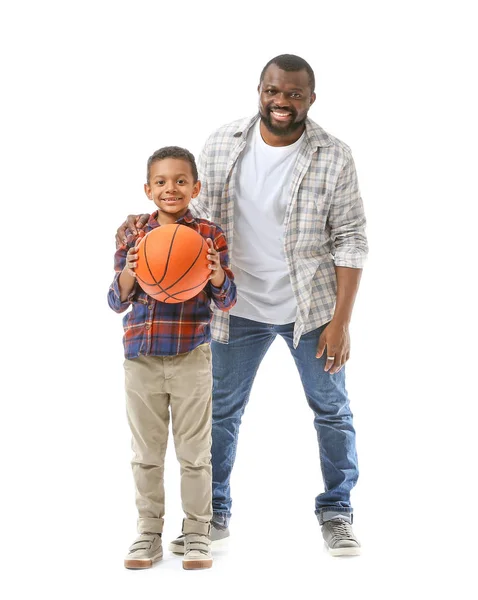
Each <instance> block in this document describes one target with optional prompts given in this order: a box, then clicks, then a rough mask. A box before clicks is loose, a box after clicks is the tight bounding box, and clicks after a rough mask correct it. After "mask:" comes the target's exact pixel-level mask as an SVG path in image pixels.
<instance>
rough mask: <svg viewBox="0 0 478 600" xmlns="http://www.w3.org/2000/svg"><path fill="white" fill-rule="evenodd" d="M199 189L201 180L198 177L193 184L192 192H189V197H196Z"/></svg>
mask: <svg viewBox="0 0 478 600" xmlns="http://www.w3.org/2000/svg"><path fill="white" fill-rule="evenodd" d="M200 191H201V182H200V181H199V179H198V180H197V181H196V183H195V184H194V186H193V193H192V194H191V198H196V196H197V195H198V194H199V192H200Z"/></svg>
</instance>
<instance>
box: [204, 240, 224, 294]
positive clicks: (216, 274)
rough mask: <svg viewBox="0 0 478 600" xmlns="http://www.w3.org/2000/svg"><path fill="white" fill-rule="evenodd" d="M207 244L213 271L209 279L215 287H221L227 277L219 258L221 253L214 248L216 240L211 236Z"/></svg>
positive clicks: (210, 265)
mask: <svg viewBox="0 0 478 600" xmlns="http://www.w3.org/2000/svg"><path fill="white" fill-rule="evenodd" d="M206 241H207V245H208V246H209V248H208V250H207V252H208V254H207V258H208V260H209V261H211V262H210V264H209V268H210V269H211V271H212V273H211V276H210V277H209V281H210V282H211V283H212V285H213V286H215V287H221V286H222V284H223V283H224V279H225V278H226V274H225V273H224V269H223V268H222V267H221V261H220V260H219V258H220V257H219V253H218V252H217V250H216V249H215V248H214V242H213V241H212V240H211V238H207V240H206Z"/></svg>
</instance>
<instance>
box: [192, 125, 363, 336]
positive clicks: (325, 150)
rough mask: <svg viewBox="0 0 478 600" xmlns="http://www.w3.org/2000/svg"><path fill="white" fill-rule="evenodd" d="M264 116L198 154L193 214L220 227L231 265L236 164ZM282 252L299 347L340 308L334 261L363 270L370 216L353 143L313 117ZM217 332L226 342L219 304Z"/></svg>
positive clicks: (227, 131) (219, 136) (221, 134)
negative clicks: (366, 212) (294, 305)
mask: <svg viewBox="0 0 478 600" xmlns="http://www.w3.org/2000/svg"><path fill="white" fill-rule="evenodd" d="M258 118H259V115H255V116H254V117H252V118H247V119H242V120H239V121H234V122H233V123H230V124H228V125H224V126H223V127H221V128H220V129H218V130H217V131H216V132H214V133H213V134H212V135H211V136H210V137H209V139H208V140H207V142H206V144H205V146H204V148H203V150H202V152H201V154H200V157H199V160H198V169H199V178H200V179H201V182H202V188H201V192H200V194H199V196H198V198H196V199H195V200H193V202H192V203H191V205H190V207H191V209H192V211H193V212H194V214H197V215H198V216H201V217H207V218H210V219H212V220H213V221H214V222H216V223H218V224H220V225H221V227H222V228H223V229H224V233H225V235H226V237H227V240H228V243H229V254H230V257H231V261H232V264H234V235H233V233H234V194H235V184H236V182H235V178H236V173H237V169H235V166H236V164H237V160H238V158H239V157H240V155H241V153H242V151H243V150H244V148H245V146H246V137H247V134H248V132H249V130H250V128H251V127H252V126H253V125H254V123H255V122H256V121H257V119H258ZM284 225H285V238H284V240H285V241H284V252H285V257H286V261H287V265H288V268H289V273H290V277H291V282H292V289H293V291H294V295H295V298H296V300H297V317H296V321H295V328H294V346H297V344H298V343H299V339H300V336H301V335H302V334H303V333H308V332H309V331H312V330H314V329H316V328H317V327H320V326H321V325H323V324H324V323H327V322H328V321H330V319H331V318H332V316H333V313H334V309H335V300H336V287H337V286H336V276H335V265H336V266H341V267H352V268H356V269H359V268H362V266H363V264H364V260H365V258H366V256H367V253H368V246H367V239H366V237H365V215H364V210H363V204H362V199H361V197H360V191H359V186H358V181H357V175H356V172H355V166H354V162H353V159H352V155H351V152H350V149H349V147H348V146H347V145H346V144H344V143H343V142H341V141H340V140H338V139H336V138H334V137H333V136H331V135H329V134H328V133H326V132H325V131H324V130H323V129H322V128H321V127H319V125H317V124H316V123H314V122H313V121H312V120H311V119H307V121H306V130H305V139H304V142H303V144H302V146H301V149H300V151H299V156H298V158H297V161H296V164H295V167H294V172H293V176H292V181H291V186H290V200H289V204H288V207H287V211H286V217H285V223H284ZM212 335H213V338H214V339H215V340H217V341H219V342H224V343H227V341H228V336H229V315H228V314H225V313H220V312H219V311H217V310H214V319H213V322H212Z"/></svg>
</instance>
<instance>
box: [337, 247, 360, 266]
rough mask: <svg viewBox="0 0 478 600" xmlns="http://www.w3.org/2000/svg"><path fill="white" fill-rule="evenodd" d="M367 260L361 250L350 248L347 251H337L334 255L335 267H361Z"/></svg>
mask: <svg viewBox="0 0 478 600" xmlns="http://www.w3.org/2000/svg"><path fill="white" fill-rule="evenodd" d="M366 260H367V255H366V254H363V253H362V252H358V251H356V250H355V251H354V250H351V251H349V252H344V251H341V252H337V254H336V255H335V256H334V262H335V266H336V267H348V268H349V269H362V268H363V267H364V265H365V262H366Z"/></svg>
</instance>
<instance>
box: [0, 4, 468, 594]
mask: <svg viewBox="0 0 478 600" xmlns="http://www.w3.org/2000/svg"><path fill="white" fill-rule="evenodd" d="M472 4H473V3H472V2H464V1H461V2H460V1H455V2H453V3H452V2H440V1H435V2H424V1H420V0H415V2H404V1H401V2H371V1H369V2H343V1H336V2H333V3H332V2H321V1H314V2H304V1H301V2H291V1H289V2H283V1H276V2H260V1H256V2H251V3H248V2H241V3H228V2H226V1H224V2H208V1H203V2H195V3H191V4H188V3H186V2H182V3H181V2H175V3H166V2H161V1H160V0H156V1H155V2H142V1H140V0H138V1H137V2H134V3H133V2H124V1H117V2H114V3H113V2H101V1H100V0H98V1H97V2H82V3H80V2H67V1H64V2H51V1H45V2H21V1H18V2H16V3H15V4H12V5H11V7H10V8H2V9H1V13H0V45H1V48H0V50H1V56H2V65H1V81H2V88H3V91H2V92H1V104H2V108H1V112H0V118H1V132H0V137H1V147H2V149H1V169H2V177H1V182H0V183H1V196H0V198H1V201H2V217H3V218H2V225H1V229H2V238H3V239H2V241H3V251H2V264H3V275H4V276H3V281H2V294H1V302H2V341H3V343H2V367H3V369H2V372H3V375H2V384H3V385H2V407H3V410H2V420H1V435H0V443H1V457H2V471H1V474H2V489H3V492H2V494H1V498H0V501H1V504H2V510H1V518H2V522H1V530H0V533H1V535H0V553H1V555H2V557H1V566H2V571H3V574H2V576H1V578H0V586H5V588H6V590H7V592H6V594H5V593H3V594H2V596H3V597H4V598H9V599H10V598H28V597H33V596H35V597H41V598H43V597H45V598H46V597H48V598H52V599H53V598H55V599H56V598H72V599H76V598H92V599H97V598H107V597H111V598H115V599H116V598H117V599H122V598H133V597H136V598H143V597H148V598H165V597H175V598H177V597H180V598H188V599H191V598H210V597H213V598H221V599H225V600H227V599H228V598H243V597H250V598H256V597H257V598H259V597H271V598H276V597H279V598H282V597H283V598H290V597H294V596H295V597H300V598H307V599H308V598H325V597H341V598H353V597H360V598H362V597H364V598H365V597H367V598H377V599H378V598H380V599H382V598H387V599H388V598H399V597H405V596H406V597H408V598H421V597H429V598H438V597H440V598H441V597H449V595H450V594H453V595H454V596H455V597H458V598H471V597H472V596H473V595H474V594H476V583H475V578H474V576H473V567H474V563H475V562H476V561H475V560H473V558H475V559H476V548H477V541H476V540H477V528H476V516H475V515H476V492H475V490H476V487H477V486H476V461H477V456H476V442H475V437H476V424H475V421H476V416H477V411H476V398H477V393H476V387H475V376H474V375H475V371H476V350H475V338H476V334H477V327H476V308H475V306H476V299H475V298H476V296H475V295H474V289H475V285H474V279H475V274H476V251H475V248H476V220H477V211H476V202H477V194H476V139H477V122H476V106H477V105H478V99H477V97H476V92H475V89H474V85H475V84H474V81H475V80H476V63H474V62H473V61H472V55H473V54H474V53H476V51H477V48H476V44H475V42H474V40H475V39H476V28H475V25H474V22H473V19H472V10H471V8H472ZM474 46H475V47H474ZM282 53H295V54H298V55H300V56H303V57H304V58H305V59H306V60H307V61H308V62H309V63H310V64H311V65H312V67H313V68H314V70H315V74H316V80H317V89H316V91H317V101H316V103H315V105H314V106H313V107H312V109H311V111H310V116H311V117H312V118H313V119H314V120H316V121H317V122H319V123H320V124H321V125H322V126H323V127H324V128H325V129H326V130H327V131H329V132H330V133H331V134H333V135H335V136H337V137H338V138H340V139H342V140H343V141H345V142H346V143H347V144H349V145H350V146H351V148H352V151H353V155H354V158H355V162H356V166H357V171H358V175H359V181H360V184H361V190H362V195H363V198H364V203H365V208H366V212H367V217H368V235H369V242H370V251H371V253H370V258H369V261H368V264H367V267H366V269H365V271H364V275H363V280H362V285H361V289H360V293H359V297H358V300H357V303H356V307H355V312H354V318H353V323H352V326H351V334H352V359H351V361H350V363H349V365H348V366H347V383H348V390H349V394H350V398H351V403H352V409H353V412H354V415H355V426H356V429H357V448H358V452H359V461H360V467H361V478H360V480H359V484H358V485H357V487H356V489H355V490H354V492H353V496H352V501H353V505H354V508H355V530H356V532H357V534H358V536H359V538H360V539H361V541H362V544H363V556H362V557H360V558H357V559H332V558H331V557H329V556H328V555H327V554H326V553H325V552H324V550H323V545H322V539H321V533H320V528H319V525H318V523H317V521H316V518H315V515H314V497H315V496H316V495H317V493H319V492H320V491H321V490H322V481H321V476H320V470H319V459H318V451H317V446H316V438H315V430H314V428H313V416H312V413H311V412H310V410H309V408H308V407H307V405H306V402H305V398H304V396H303V393H302V390H301V386H300V382H299V379H298V376H297V374H296V372H295V368H294V366H293V362H292V360H291V358H290V357H289V356H288V351H287V349H286V347H285V344H284V343H282V341H281V340H278V341H277V342H276V344H274V345H273V346H272V348H271V350H270V352H269V353H268V355H267V357H266V359H265V360H264V363H263V365H262V368H261V370H260V372H259V374H258V377H257V380H256V384H255V386H254V388H253V392H252V395H251V400H250V404H249V407H248V409H247V411H246V414H245V417H244V421H243V425H242V430H241V436H240V442H239V448H238V456H237V461H236V466H235V469H234V474H233V481H232V485H233V497H234V505H233V520H232V523H231V531H232V535H231V538H230V539H229V542H228V544H227V545H226V547H225V548H223V549H221V550H220V551H218V552H216V554H215V564H214V567H213V569H211V570H210V571H204V572H186V571H183V570H182V569H181V566H180V559H178V558H177V557H174V556H172V555H171V554H169V553H168V552H166V553H165V560H164V561H163V562H162V563H160V564H158V565H157V566H155V568H154V569H151V570H150V571H145V572H132V571H127V570H125V569H124V568H123V566H122V561H123V557H124V555H125V553H126V550H127V548H128V546H129V544H130V543H131V542H132V540H133V539H134V537H135V535H136V533H135V520H136V512H135V506H134V494H133V481H132V476H131V472H130V467H129V460H130V458H131V452H130V447H129V431H128V428H127V424H126V418H125V409H124V396H123V370H122V360H123V359H122V345H121V337H122V327H121V317H120V316H118V315H115V314H114V313H113V312H112V311H110V309H109V308H108V307H107V303H106V293H107V289H108V286H109V283H110V281H111V279H112V276H113V262H112V260H113V253H114V233H115V230H116V228H117V226H118V225H119V224H120V223H121V222H122V221H123V219H124V217H125V216H126V215H127V214H128V213H137V212H143V211H144V212H149V211H150V208H151V205H150V203H149V202H148V200H147V199H146V197H145V196H144V194H143V191H142V187H143V183H144V173H145V165H146V160H147V157H148V156H149V155H150V154H151V153H152V152H153V151H154V150H156V149H157V148H159V147H161V146H164V145H168V144H175V145H183V146H186V147H187V148H189V149H190V150H191V151H192V152H193V153H195V154H196V155H197V154H198V153H199V151H200V149H201V146H202V144H203V143H204V141H205V139H206V137H207V136H208V135H209V134H210V133H211V132H212V131H213V130H214V129H215V128H216V127H219V126H220V125H222V124H224V123H226V122H228V121H231V120H234V119H237V118H240V117H244V116H247V115H252V114H254V112H255V111H256V107H257V92H256V88H257V84H258V80H259V74H260V72H261V69H262V67H263V65H264V64H265V63H266V62H267V61H268V60H269V59H270V58H272V57H273V56H275V55H277V54H282ZM178 470H179V469H178V465H177V463H176V460H175V457H174V454H173V451H172V449H171V450H170V451H169V452H168V456H167V468H166V487H167V494H168V497H167V517H166V525H165V533H164V538H165V540H166V541H167V540H169V539H170V538H172V537H174V536H175V535H176V534H177V533H179V531H180V523H181V518H182V514H181V510H180V500H179V479H178Z"/></svg>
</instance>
